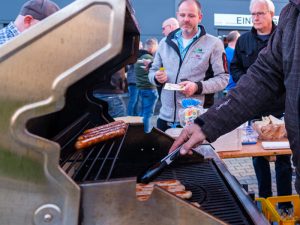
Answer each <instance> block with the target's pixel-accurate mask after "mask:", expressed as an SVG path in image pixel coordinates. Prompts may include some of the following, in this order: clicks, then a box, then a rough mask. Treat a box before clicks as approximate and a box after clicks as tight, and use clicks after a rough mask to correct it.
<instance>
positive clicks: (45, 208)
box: [34, 204, 62, 225]
mask: <svg viewBox="0 0 300 225" xmlns="http://www.w3.org/2000/svg"><path fill="white" fill-rule="evenodd" d="M61 223H62V215H61V210H60V208H59V207H58V206H57V205H54V204H46V205H42V206H40V207H39V208H38V209H37V210H35V212H34V224H35V225H60V224H61Z"/></svg>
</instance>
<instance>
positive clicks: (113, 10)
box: [0, 0, 267, 225]
mask: <svg viewBox="0 0 300 225" xmlns="http://www.w3.org/2000/svg"><path fill="white" fill-rule="evenodd" d="M138 46H139V30H138V27H137V23H136V21H135V17H134V15H133V10H132V8H131V6H130V4H129V2H127V1H124V0H110V1H107V0H77V1H74V2H73V3H72V4H70V5H68V6H67V7H65V8H63V9H62V10H60V11H59V12H57V13H55V14H53V15H51V16H50V17H48V18H46V19H45V20H43V21H41V22H40V23H38V24H37V25H36V26H34V27H33V28H32V29H30V30H28V31H27V32H24V33H22V34H21V35H19V36H18V37H16V38H15V39H13V40H12V41H10V42H8V43H7V44H5V45H3V46H2V47H1V51H0V63H1V66H0V74H1V76H0V103H1V108H0V115H1V117H0V128H1V129H0V183H1V185H0V224H5V225H9V224H13V225H19V224H20V225H24V224H35V225H54V224H55V225H56V224H64V225H72V224H86V225H90V224H101V225H102V224H105V225H116V224H122V225H123V224H124V225H127V224H141V225H148V224H157V225H170V224H171V225H172V224H180V225H191V224H267V222H266V220H265V219H264V217H263V216H262V215H261V214H260V213H259V212H258V211H257V209H256V206H255V205H254V204H253V203H252V200H251V199H250V198H249V197H248V195H247V193H246V192H245V191H244V190H243V189H242V188H241V186H240V185H239V183H238V182H237V181H236V179H235V178H234V177H232V176H231V174H230V173H229V172H228V170H227V169H226V167H225V165H224V163H223V162H222V161H221V160H220V159H219V158H218V157H217V156H216V154H215V153H214V151H213V149H212V147H211V146H210V145H201V146H199V147H198V148H197V151H198V153H195V154H194V155H193V156H185V157H181V158H179V159H178V160H177V161H176V162H175V163H174V164H173V165H172V166H170V167H168V168H167V169H166V170H165V171H163V172H162V173H161V174H160V176H159V177H158V178H157V180H164V179H178V180H180V181H181V182H182V183H183V184H184V185H185V186H186V188H187V189H188V190H191V191H192V193H193V196H192V198H191V199H190V200H189V201H186V200H182V199H180V198H178V197H176V196H175V195H173V194H171V193H169V192H167V191H165V190H164V189H162V188H160V187H157V186H155V187H154V191H153V193H152V195H151V197H150V198H149V200H148V201H145V202H140V201H138V200H137V199H136V194H135V186H136V177H137V176H138V175H139V174H140V173H141V172H142V171H144V169H145V168H146V167H147V166H148V165H150V164H152V163H155V162H157V161H159V160H160V159H161V158H163V157H164V156H165V155H166V154H167V151H168V149H169V148H170V146H171V144H172V143H173V139H172V138H171V137H170V136H168V135H166V134H165V133H164V132H161V131H160V130H158V129H155V128H154V129H153V131H152V132H151V133H149V134H145V133H144V132H143V126H142V125H141V124H130V125H129V126H128V128H127V130H126V133H125V135H123V136H122V137H118V138H115V139H113V140H109V141H106V142H103V143H99V144H97V145H94V146H91V147H89V148H87V149H84V150H80V151H79V150H76V149H75V148H74V144H75V141H76V139H77V137H78V136H79V135H80V134H82V132H83V131H84V130H86V129H89V128H92V127H95V126H99V125H102V124H107V123H109V122H112V121H114V119H113V118H112V117H111V116H110V115H109V114H108V103H107V102H104V101H101V100H99V99H96V98H95V97H94V96H93V90H94V88H95V85H96V84H99V83H104V84H109V82H110V77H111V75H112V74H113V73H115V72H116V71H118V70H119V69H121V68H123V67H124V66H125V65H127V64H129V63H134V62H135V61H136V58H137V51H138ZM204 153H205V154H204ZM207 153H209V157H207ZM203 155H205V156H206V157H203ZM191 202H197V203H199V204H200V208H197V207H196V206H194V205H192V204H191Z"/></svg>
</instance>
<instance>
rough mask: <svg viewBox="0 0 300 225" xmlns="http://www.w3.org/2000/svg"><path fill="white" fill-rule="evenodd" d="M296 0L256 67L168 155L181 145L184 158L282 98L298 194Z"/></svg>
mask: <svg viewBox="0 0 300 225" xmlns="http://www.w3.org/2000/svg"><path fill="white" fill-rule="evenodd" d="M299 15H300V0H290V3H289V4H288V5H287V6H286V7H285V8H284V9H283V10H282V12H281V15H280V20H279V24H278V26H277V29H276V31H275V32H274V33H273V35H272V36H271V38H270V40H269V43H268V46H267V47H266V48H264V49H263V50H262V51H261V52H260V54H259V56H258V58H257V60H256V62H255V63H254V64H253V65H252V66H251V67H250V68H249V69H248V70H247V74H246V75H244V76H242V77H241V79H240V80H239V82H238V84H237V86H236V88H235V89H232V91H230V92H229V94H228V96H226V97H225V98H224V99H223V100H222V101H221V102H219V103H218V104H215V105H214V106H213V107H211V108H210V109H209V110H208V112H207V113H205V114H203V115H201V116H200V117H198V118H197V119H196V120H195V124H193V125H190V126H188V127H186V128H184V129H183V131H182V133H181V134H180V136H179V137H178V139H176V141H175V142H174V144H173V146H172V147H171V149H170V152H171V151H173V150H174V149H176V147H178V146H180V145H181V144H183V147H182V148H181V153H182V154H186V153H187V152H189V151H190V150H191V148H192V147H193V146H196V145H198V144H201V143H202V142H203V141H204V140H205V139H207V140H208V141H211V142H212V141H214V140H216V139H217V138H218V137H219V136H221V135H223V134H225V133H227V132H229V131H231V130H233V129H234V128H236V127H238V126H239V125H240V124H242V123H244V122H245V121H247V120H249V119H250V118H252V117H253V116H254V115H257V114H259V113H260V112H261V111H262V110H263V109H264V108H265V107H266V106H268V105H270V104H271V103H272V100H274V99H276V98H279V97H280V96H282V95H283V94H284V93H285V94H286V98H285V123H286V128H287V133H288V139H289V142H290V146H291V149H292V152H293V163H294V166H295V167H296V183H295V188H296V191H297V192H298V194H300V76H299V74H300V67H299V63H300V16H299Z"/></svg>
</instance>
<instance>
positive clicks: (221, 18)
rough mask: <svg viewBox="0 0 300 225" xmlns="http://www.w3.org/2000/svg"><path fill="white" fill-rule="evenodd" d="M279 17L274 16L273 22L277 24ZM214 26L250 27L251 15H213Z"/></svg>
mask: <svg viewBox="0 0 300 225" xmlns="http://www.w3.org/2000/svg"><path fill="white" fill-rule="evenodd" d="M278 19H279V16H274V17H273V21H274V23H275V24H277V23H278ZM214 24H215V26H230V27H252V26H253V24H252V17H251V15H243V14H217V13H215V22H214Z"/></svg>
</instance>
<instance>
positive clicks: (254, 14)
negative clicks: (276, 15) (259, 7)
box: [251, 11, 269, 17]
mask: <svg viewBox="0 0 300 225" xmlns="http://www.w3.org/2000/svg"><path fill="white" fill-rule="evenodd" d="M268 12H269V11H266V12H256V13H251V16H252V17H255V16H258V17H260V16H264V15H266V14H267V13H268Z"/></svg>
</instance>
